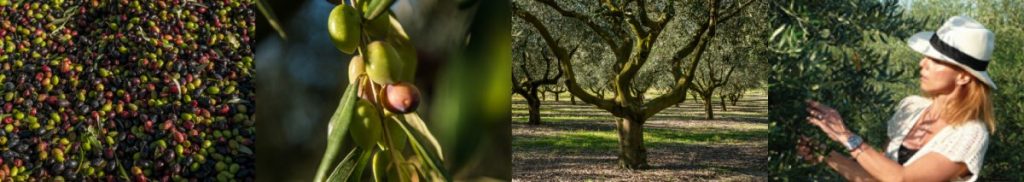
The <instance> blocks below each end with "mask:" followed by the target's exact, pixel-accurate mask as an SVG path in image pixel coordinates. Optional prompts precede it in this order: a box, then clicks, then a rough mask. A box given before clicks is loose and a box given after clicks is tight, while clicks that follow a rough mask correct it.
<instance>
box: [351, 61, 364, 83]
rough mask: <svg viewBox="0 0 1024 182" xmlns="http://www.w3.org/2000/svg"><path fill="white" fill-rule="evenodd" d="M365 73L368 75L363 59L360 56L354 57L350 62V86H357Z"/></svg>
mask: <svg viewBox="0 0 1024 182" xmlns="http://www.w3.org/2000/svg"><path fill="white" fill-rule="evenodd" d="M363 73H366V66H365V64H364V62H363V57H362V56H359V55H356V56H353V57H352V60H351V61H349V62H348V84H349V85H351V84H355V83H356V79H357V78H359V75H362V74H363Z"/></svg>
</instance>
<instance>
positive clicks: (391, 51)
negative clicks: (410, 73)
mask: <svg viewBox="0 0 1024 182" xmlns="http://www.w3.org/2000/svg"><path fill="white" fill-rule="evenodd" d="M366 47H367V53H368V56H367V57H366V58H367V59H366V74H367V75H368V76H370V80H373V82H376V83H379V84H391V83H395V80H396V79H395V78H401V73H402V61H401V60H400V57H399V55H398V51H397V50H395V48H394V47H391V44H388V43H387V42H383V41H373V42H370V45H367V46H366Z"/></svg>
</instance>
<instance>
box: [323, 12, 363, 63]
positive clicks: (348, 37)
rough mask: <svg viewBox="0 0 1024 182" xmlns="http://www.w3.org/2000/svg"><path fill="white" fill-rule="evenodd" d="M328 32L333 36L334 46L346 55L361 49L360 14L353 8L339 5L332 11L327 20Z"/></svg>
mask: <svg viewBox="0 0 1024 182" xmlns="http://www.w3.org/2000/svg"><path fill="white" fill-rule="evenodd" d="M327 30H328V31H329V32H330V34H331V40H332V41H334V46H335V47H337V48H338V50H340V51H341V52H344V53H345V54H352V53H354V52H355V51H356V48H357V47H359V37H360V36H362V35H361V28H360V24H359V14H357V13H356V9H355V8H352V6H346V5H338V6H336V7H334V10H331V15H330V17H328V18H327Z"/></svg>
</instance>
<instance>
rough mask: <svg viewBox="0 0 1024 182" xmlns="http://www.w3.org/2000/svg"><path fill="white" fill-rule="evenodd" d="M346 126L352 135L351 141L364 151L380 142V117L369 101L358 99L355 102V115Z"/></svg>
mask: <svg viewBox="0 0 1024 182" xmlns="http://www.w3.org/2000/svg"><path fill="white" fill-rule="evenodd" d="M352 119H353V120H352V122H351V123H350V124H349V126H348V131H349V132H350V133H352V140H354V141H355V142H356V144H358V145H359V146H360V147H362V148H364V149H370V147H374V145H376V144H377V141H380V137H381V130H382V129H383V128H381V123H380V115H379V114H378V113H377V110H376V108H374V107H373V103H370V101H367V100H364V99H359V101H357V102H356V113H355V116H354V117H353V118H352Z"/></svg>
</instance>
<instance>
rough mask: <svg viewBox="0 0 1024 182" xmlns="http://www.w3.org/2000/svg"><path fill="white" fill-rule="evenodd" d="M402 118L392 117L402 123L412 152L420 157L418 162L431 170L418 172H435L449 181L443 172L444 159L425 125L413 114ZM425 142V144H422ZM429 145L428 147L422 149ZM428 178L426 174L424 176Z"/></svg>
mask: <svg viewBox="0 0 1024 182" xmlns="http://www.w3.org/2000/svg"><path fill="white" fill-rule="evenodd" d="M403 116H404V117H398V116H393V117H394V118H395V119H397V120H399V121H402V122H400V123H401V125H400V126H401V127H402V130H405V133H406V135H407V136H408V137H409V144H410V145H411V146H412V147H413V151H415V152H416V155H418V156H420V157H419V158H420V160H422V161H423V163H424V164H426V166H427V167H430V169H433V170H427V169H420V171H424V172H427V171H436V172H438V173H440V174H439V175H440V176H441V177H443V178H444V180H446V181H450V180H451V178H450V177H449V176H448V171H446V170H445V168H444V165H442V163H441V161H442V160H444V158H443V157H442V156H441V154H442V152H441V146H440V145H438V143H437V139H436V138H434V136H433V135H432V134H430V131H429V130H427V126H426V124H424V123H423V119H420V116H419V115H418V114H416V113H415V112H413V113H409V114H405V115H403ZM410 128H412V129H410ZM424 140H426V142H424ZM424 145H429V147H424ZM424 176H428V174H424Z"/></svg>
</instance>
